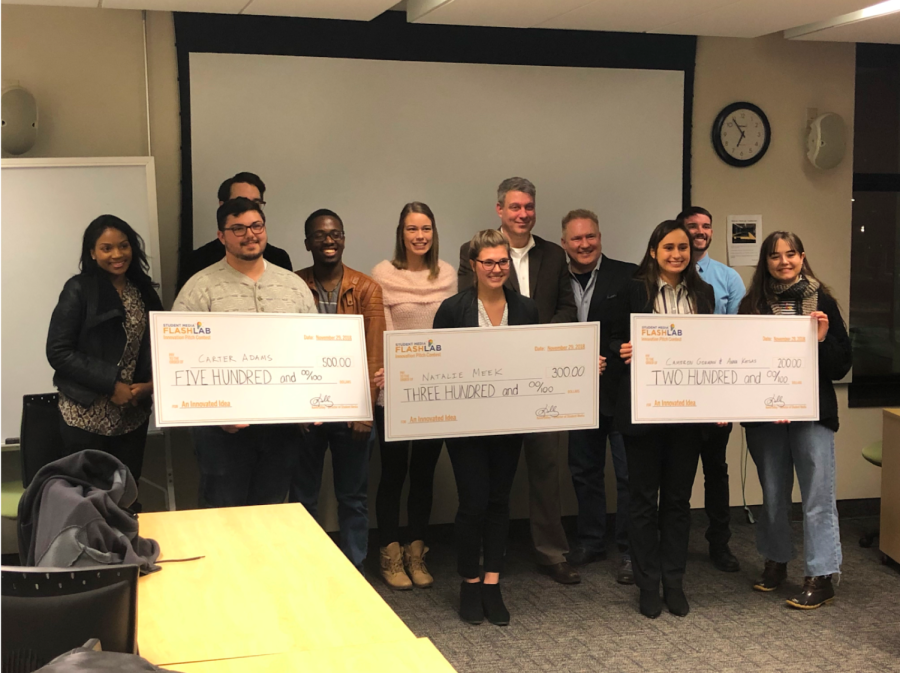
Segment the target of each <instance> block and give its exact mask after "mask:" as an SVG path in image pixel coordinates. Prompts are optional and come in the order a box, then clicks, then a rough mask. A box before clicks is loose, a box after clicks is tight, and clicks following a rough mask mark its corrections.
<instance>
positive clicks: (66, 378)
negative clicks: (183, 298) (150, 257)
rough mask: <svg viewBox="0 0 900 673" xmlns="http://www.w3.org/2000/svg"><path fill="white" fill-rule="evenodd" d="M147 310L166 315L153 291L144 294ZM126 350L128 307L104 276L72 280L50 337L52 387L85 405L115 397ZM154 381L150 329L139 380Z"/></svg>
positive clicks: (55, 312)
mask: <svg viewBox="0 0 900 673" xmlns="http://www.w3.org/2000/svg"><path fill="white" fill-rule="evenodd" d="M141 298H142V299H143V301H144V308H145V309H146V310H147V311H162V302H161V301H160V300H159V295H157V294H156V292H155V291H154V290H153V288H144V289H142V291H141ZM124 351H125V307H124V305H123V304H122V300H121V298H120V297H119V293H118V292H116V289H115V288H114V287H113V285H112V283H111V282H110V281H109V280H108V279H107V278H106V277H105V276H100V275H94V274H84V273H82V274H79V275H77V276H74V277H72V278H70V279H69V280H68V281H67V282H66V284H65V286H64V287H63V290H62V292H61V293H60V295H59V302H58V303H57V305H56V308H55V309H53V315H52V316H51V318H50V329H49V331H48V334H47V360H48V361H49V362H50V366H51V367H53V369H54V371H55V374H54V375H53V385H55V386H56V387H57V388H58V389H59V390H60V391H61V392H63V393H65V394H66V395H67V396H68V397H70V398H72V399H73V400H75V401H76V402H78V403H79V404H81V405H83V406H90V405H91V404H92V403H93V401H94V400H95V399H96V398H97V397H98V396H100V395H111V394H112V393H113V390H114V389H115V386H116V381H117V380H118V378H119V360H120V359H121V358H122V353H123V352H124ZM151 379H152V372H151V367H150V329H149V327H148V329H146V330H145V331H144V338H143V340H142V341H141V348H140V351H139V352H138V361H137V366H136V367H135V370H134V382H135V383H146V382H147V381H150V380H151Z"/></svg>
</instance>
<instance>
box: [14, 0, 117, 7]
mask: <svg viewBox="0 0 900 673" xmlns="http://www.w3.org/2000/svg"><path fill="white" fill-rule="evenodd" d="M3 4H4V5H41V6H43V7H48V6H53V7H99V6H100V0H3Z"/></svg>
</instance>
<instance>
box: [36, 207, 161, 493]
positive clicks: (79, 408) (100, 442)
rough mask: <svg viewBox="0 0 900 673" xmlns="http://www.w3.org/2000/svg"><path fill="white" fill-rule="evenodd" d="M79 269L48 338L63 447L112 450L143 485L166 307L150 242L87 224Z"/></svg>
mask: <svg viewBox="0 0 900 673" xmlns="http://www.w3.org/2000/svg"><path fill="white" fill-rule="evenodd" d="M80 268H81V273H79V274H78V275H77V276H74V277H72V278H70V279H69V280H68V282H66V284H65V286H64V287H63V290H62V293H61V294H60V295H59V303H58V304H57V305H56V308H55V309H54V310H53V315H52V316H51V318H50V330H49V333H48V335H47V359H48V360H49V362H50V366H51V367H53V369H54V370H55V372H56V373H55V374H54V376H53V383H54V384H55V385H56V387H57V388H58V389H59V410H60V414H61V417H62V422H61V425H60V427H61V430H62V440H63V446H64V448H65V450H66V452H67V453H75V452H76V451H82V450H84V449H98V450H101V451H106V452H107V453H110V454H112V455H114V456H115V457H116V458H118V459H119V460H121V461H122V462H123V463H124V464H125V465H126V467H128V469H129V470H130V471H131V474H132V475H133V476H134V479H135V482H137V481H138V480H139V479H140V478H141V467H142V466H143V463H144V445H145V443H146V441H147V425H148V423H149V419H150V396H151V394H152V393H153V381H152V379H151V369H150V334H149V331H148V329H147V314H148V312H149V311H161V310H162V303H161V302H160V300H159V296H158V295H157V294H156V290H155V289H154V288H155V287H157V286H156V284H155V283H154V282H153V281H152V280H151V279H150V276H149V275H148V274H147V271H148V270H149V268H150V267H149V264H148V263H147V256H146V255H145V253H144V243H143V240H142V239H141V237H140V235H138V233H137V232H135V231H134V229H132V228H131V227H130V226H129V225H128V224H127V223H126V222H124V221H123V220H120V219H119V218H118V217H116V216H114V215H101V216H100V217H98V218H97V219H95V220H94V221H93V222H91V223H90V224H89V225H88V227H87V229H86V230H85V232H84V236H83V238H82V244H81V263H80Z"/></svg>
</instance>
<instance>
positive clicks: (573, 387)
mask: <svg viewBox="0 0 900 673" xmlns="http://www.w3.org/2000/svg"><path fill="white" fill-rule="evenodd" d="M599 353H600V323H596V322H595V323H571V324H555V325H523V326H513V327H489V328H480V327H468V328H458V329H443V330H408V331H402V332H385V333H384V366H385V433H386V436H387V439H388V440H389V441H390V440H406V439H427V438H435V437H471V436H477V435H509V434H515V433H520V432H522V433H526V432H547V431H551V430H573V429H582V428H596V427H597V426H598V424H599V420H600V418H599V413H600V398H599V375H598V373H597V357H598V355H599Z"/></svg>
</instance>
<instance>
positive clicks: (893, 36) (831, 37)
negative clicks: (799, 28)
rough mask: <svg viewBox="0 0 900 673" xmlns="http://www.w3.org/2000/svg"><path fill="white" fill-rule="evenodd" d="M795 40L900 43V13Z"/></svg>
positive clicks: (828, 29)
mask: <svg viewBox="0 0 900 673" xmlns="http://www.w3.org/2000/svg"><path fill="white" fill-rule="evenodd" d="M791 39H794V40H813V41H819V42H873V43H876V44H900V13H897V14H889V15H888V16H881V17H878V18H875V19H868V20H866V21H857V22H856V23H848V24H845V25H843V26H836V27H834V28H827V29H826V30H820V31H817V32H815V33H807V34H806V35H801V36H800V37H795V38H791Z"/></svg>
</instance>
